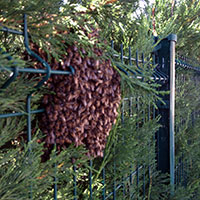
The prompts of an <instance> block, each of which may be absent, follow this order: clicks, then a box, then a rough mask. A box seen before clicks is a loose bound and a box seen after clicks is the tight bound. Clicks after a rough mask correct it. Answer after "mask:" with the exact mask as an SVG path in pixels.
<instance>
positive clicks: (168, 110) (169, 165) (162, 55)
mask: <svg viewBox="0 0 200 200" xmlns="http://www.w3.org/2000/svg"><path fill="white" fill-rule="evenodd" d="M176 41H177V36H176V35H175V34H170V35H169V36H168V37H167V38H165V39H163V40H162V41H161V42H160V43H159V44H158V45H157V47H156V51H155V55H156V63H157V64H158V66H157V68H158V69H159V71H161V72H162V73H165V74H166V75H167V76H168V80H167V81H165V82H163V83H162V85H161V87H160V90H161V91H170V94H167V95H164V97H163V100H164V102H165V105H164V104H161V103H158V111H157V114H159V115H160V116H161V119H160V124H161V125H162V127H161V128H160V129H159V131H158V132H157V133H156V139H157V163H158V170H160V171H161V172H162V173H170V184H171V186H172V193H173V190H174V189H173V188H174V167H175V142H174V117H175V44H176Z"/></svg>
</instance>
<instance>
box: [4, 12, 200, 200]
mask: <svg viewBox="0 0 200 200" xmlns="http://www.w3.org/2000/svg"><path fill="white" fill-rule="evenodd" d="M1 31H7V32H9V33H11V34H18V35H23V36H24V45H25V47H26V51H27V52H28V53H29V55H31V56H32V57H34V58H36V60H37V61H38V62H40V63H42V65H43V67H44V69H33V68H25V67H24V68H21V67H18V66H17V65H18V64H17V63H16V66H13V67H9V68H8V67H6V66H0V71H1V72H2V73H3V72H9V73H8V74H9V75H8V76H7V79H4V80H5V82H3V84H2V86H1V90H2V91H1V92H4V91H5V90H6V89H7V88H9V86H10V85H11V84H12V83H14V82H15V80H16V78H17V77H20V76H21V74H34V75H36V76H37V75H39V74H40V75H44V76H42V79H41V80H40V81H39V82H37V84H34V85H33V86H32V90H31V92H30V91H29V92H28V93H27V94H26V95H27V99H26V109H25V110H23V112H22V111H20V112H18V111H16V110H13V111H12V112H10V113H8V112H5V113H1V114H0V119H5V118H11V117H13V118H14V117H15V118H17V117H25V118H26V121H27V125H26V131H25V132H26V133H27V141H28V142H31V141H32V130H33V129H34V128H35V127H34V125H33V115H34V116H35V114H39V113H42V112H44V111H45V110H44V109H43V108H39V109H38V108H37V109H33V107H34V105H33V104H32V97H33V96H34V93H35V92H36V91H37V89H38V88H40V87H41V86H42V85H43V84H44V83H45V82H46V81H48V79H49V78H50V76H51V75H59V76H60V75H64V76H72V75H74V74H75V73H76V72H75V70H74V68H73V66H69V67H68V70H65V71H61V70H52V69H51V67H50V66H49V64H48V63H47V62H46V61H44V60H43V59H42V58H41V57H39V56H38V55H37V54H35V53H34V52H33V51H32V50H31V49H30V47H29V43H28V32H27V21H26V15H24V31H23V32H20V31H15V30H10V29H8V28H6V27H3V29H1ZM175 40H176V39H175V36H174V35H170V36H169V37H168V38H165V39H164V40H162V41H161V42H160V43H159V44H158V45H157V46H156V48H155V50H154V52H152V55H150V56H149V58H147V59H145V56H144V54H141V56H140V54H139V53H138V52H136V53H135V56H133V55H132V54H133V53H132V52H131V47H129V48H128V49H124V48H123V44H122V45H121V46H120V48H118V50H119V53H118V51H115V47H114V43H113V42H112V43H111V47H112V51H113V52H112V57H113V63H114V64H115V65H116V67H117V69H118V70H119V72H120V73H123V74H125V75H126V76H127V78H128V79H135V80H139V81H140V83H141V84H144V83H145V84H151V83H152V82H153V83H157V84H159V85H160V86H159V87H158V91H165V92H166V93H165V94H164V97H163V96H162V99H163V101H162V102H158V101H156V100H155V99H152V98H151V96H150V94H148V93H140V91H136V92H135V93H134V94H130V93H129V92H126V94H125V95H124V96H123V99H122V101H121V108H120V111H119V112H120V117H119V119H118V122H117V125H116V126H114V127H113V129H112V131H111V133H110V136H109V137H110V139H108V141H107V147H106V148H105V152H104V155H103V157H102V158H96V159H88V162H87V167H85V166H84V167H83V166H81V165H80V164H75V162H74V161H72V165H71V166H66V168H68V170H69V171H70V173H71V174H70V178H69V179H70V181H68V182H67V181H66V182H65V181H64V183H65V184H68V185H70V192H69V193H70V196H68V197H66V196H65V197H63V196H62V195H61V193H62V192H60V191H62V190H63V191H64V193H66V191H65V190H64V187H65V185H62V184H61V181H60V179H61V178H59V175H58V173H57V171H59V170H60V169H62V171H61V173H63V174H64V173H66V171H65V169H63V168H65V166H64V165H63V164H62V163H61V164H58V162H55V163H54V164H53V169H54V173H53V174H54V175H53V176H52V177H53V180H52V185H53V186H52V188H53V190H52V188H51V189H48V190H49V191H50V193H48V192H47V193H48V195H49V194H50V195H51V197H49V199H55V200H56V199H63V198H65V199H74V200H76V199H147V198H148V199H149V198H153V197H151V195H150V193H151V191H150V188H151V187H152V184H153V183H152V182H153V181H152V179H153V176H154V175H155V173H156V169H158V170H161V171H162V172H164V173H166V172H167V173H170V178H171V179H170V182H171V185H172V187H174V186H176V187H175V189H176V188H177V187H178V185H184V186H187V183H188V181H189V177H191V174H192V173H194V171H193V170H192V169H194V167H195V160H194V158H193V157H192V156H193V155H194V154H195V152H194V150H193V151H192V149H195V148H197V147H198V143H196V139H198V135H194V137H190V136H189V133H190V131H189V128H193V127H195V126H196V125H197V124H198V119H199V114H200V111H199V109H198V108H199V96H200V95H199V94H198V92H197V89H196V88H197V86H198V83H199V80H200V77H199V68H198V66H196V65H193V62H191V61H189V60H188V59H186V58H183V57H180V56H179V57H177V58H176V60H174V58H175V52H174V48H175V46H174V44H175ZM172 43H173V44H172ZM172 47H173V48H172ZM171 48H172V49H171ZM1 54H5V56H6V59H7V60H12V57H10V56H7V54H6V53H5V52H3V51H2V50H1ZM124 64H126V68H124V66H123V65H124ZM175 64H176V116H175V138H176V140H175V141H176V145H175V144H174V139H173V137H174V131H173V128H174V124H173V120H172V121H170V120H171V119H172V117H174V114H173V113H172V114H171V112H174V107H173V106H172V105H173V104H174V99H173V97H172V98H171V94H172V90H175V85H173V84H172V85H171V83H172V82H171V81H175V79H174V77H173V76H171V74H172V70H175V68H173V67H174V66H175ZM152 66H153V68H152ZM173 75H175V74H173ZM147 77H148V80H146V79H147ZM40 78H41V76H40ZM144 86H145V85H144ZM168 91H170V92H171V93H170V95H169V94H168V93H167V92H168ZM183 100H184V101H183ZM9 110H12V108H11V109H9ZM160 116H161V117H160ZM18 119H19V120H20V118H18ZM75 120H76V119H75ZM158 121H159V124H161V126H160V125H159V124H158V123H157V122H158ZM186 130H187V131H186ZM183 133H184V134H183ZM186 136H187V137H186ZM188 146H190V148H188ZM122 147H123V148H122ZM186 147H187V148H186ZM54 148H55V149H56V144H54ZM174 148H175V149H174ZM188 149H189V150H188ZM31 151H32V149H31V146H29V153H30V154H31ZM174 151H175V152H174ZM191 152H192V154H191ZM30 154H29V156H30ZM29 156H28V157H29ZM54 156H55V157H56V156H57V154H56V153H55V154H54ZM30 165H31V163H30ZM82 168H83V169H82ZM39 179H42V178H41V177H39ZM62 181H63V180H62ZM62 183H63V182H62ZM28 188H29V192H28V197H29V198H30V199H34V198H35V196H34V194H33V193H34V187H33V184H32V183H30V184H29V187H28ZM52 191H53V192H52Z"/></svg>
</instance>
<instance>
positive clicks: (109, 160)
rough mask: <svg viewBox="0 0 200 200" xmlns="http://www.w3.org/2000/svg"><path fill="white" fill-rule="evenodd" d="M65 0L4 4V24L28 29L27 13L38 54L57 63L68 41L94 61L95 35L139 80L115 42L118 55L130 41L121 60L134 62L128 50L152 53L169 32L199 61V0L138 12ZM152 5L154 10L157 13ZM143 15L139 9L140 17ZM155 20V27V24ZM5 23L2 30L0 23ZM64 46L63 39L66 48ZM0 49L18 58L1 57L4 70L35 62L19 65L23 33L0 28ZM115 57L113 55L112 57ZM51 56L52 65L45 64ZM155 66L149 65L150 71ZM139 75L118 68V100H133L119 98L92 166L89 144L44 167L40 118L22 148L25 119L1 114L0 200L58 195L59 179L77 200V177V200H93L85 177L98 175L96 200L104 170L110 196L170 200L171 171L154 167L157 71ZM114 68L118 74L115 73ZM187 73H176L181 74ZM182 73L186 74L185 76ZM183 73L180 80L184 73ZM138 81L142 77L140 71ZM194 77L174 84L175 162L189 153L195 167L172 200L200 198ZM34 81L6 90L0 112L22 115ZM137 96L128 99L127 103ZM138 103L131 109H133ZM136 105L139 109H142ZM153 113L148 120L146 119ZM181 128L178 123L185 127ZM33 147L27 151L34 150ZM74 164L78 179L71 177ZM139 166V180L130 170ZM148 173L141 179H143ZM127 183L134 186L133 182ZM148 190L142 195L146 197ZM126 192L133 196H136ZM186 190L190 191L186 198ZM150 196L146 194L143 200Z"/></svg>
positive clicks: (62, 190) (36, 101) (132, 4)
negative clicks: (119, 107)
mask: <svg viewBox="0 0 200 200" xmlns="http://www.w3.org/2000/svg"><path fill="white" fill-rule="evenodd" d="M81 2H82V3H81V4H80V1H78V0H77V1H67V3H65V4H63V3H62V1H60V0H44V1H40V0H37V1H35V0H26V1H3V0H0V23H1V24H2V25H3V26H6V27H9V28H12V29H17V30H22V29H23V20H22V15H23V14H24V13H26V14H28V29H29V36H30V39H31V40H32V41H34V42H35V43H37V44H38V45H39V46H40V47H41V48H42V49H44V50H45V51H46V52H48V53H49V54H51V55H53V56H54V57H55V58H57V59H61V57H62V55H63V54H65V53H66V52H65V48H66V46H67V45H69V44H76V45H77V46H79V47H80V46H84V48H85V49H86V51H88V52H89V55H92V54H93V52H92V48H91V47H92V46H93V45H94V44H95V42H96V41H95V39H93V40H90V39H89V38H88V34H90V33H92V32H93V31H94V29H97V30H98V34H99V37H98V41H99V43H98V45H99V46H100V47H101V48H103V49H104V50H105V55H104V58H105V57H106V58H112V59H113V67H115V68H116V65H120V66H121V67H122V68H124V69H131V70H133V71H134V72H135V73H136V74H137V72H136V69H137V67H136V66H135V63H134V62H133V65H129V64H130V63H128V62H126V61H125V63H123V64H122V63H121V62H120V60H119V59H116V58H113V57H112V53H113V50H111V48H110V44H109V43H110V41H111V40H113V41H114V44H115V50H116V52H115V51H114V53H116V54H118V52H119V50H120V43H121V42H122V43H123V45H124V54H125V55H126V56H128V50H129V49H128V46H129V45H130V46H132V47H133V48H132V52H133V53H132V54H135V52H136V50H139V52H144V55H145V57H146V56H149V54H150V53H151V52H152V49H153V47H154V46H153V45H152V44H153V35H155V32H157V34H158V35H159V39H162V38H164V37H166V36H167V35H168V34H169V33H176V34H177V35H178V39H179V40H178V43H177V49H178V51H179V52H180V53H182V54H185V55H188V56H190V55H193V56H194V57H195V58H196V59H199V46H200V43H199V41H200V40H199V35H200V34H199V31H200V28H199V13H200V4H199V3H198V1H194V0H193V1H192V0H184V1H181V2H178V3H175V4H174V5H173V4H171V2H169V1H167V0H163V1H159V0H157V1H156V4H153V5H151V4H149V3H148V1H145V2H146V3H147V6H146V7H145V8H144V9H140V8H139V1H138V0H135V1H129V0H126V1H122V0H118V1H113V2H112V3H108V1H106V0H105V1H100V0H96V1H94V0H89V1H86V0H84V1H81ZM153 8H155V13H154V14H153V13H152V9H153ZM138 9H140V10H141V11H140V12H138ZM154 20H155V30H154V27H153V21H154ZM0 27H1V25H0ZM63 41H65V43H63ZM0 47H1V48H3V49H4V50H5V51H6V52H9V54H10V55H12V56H13V61H8V60H7V59H6V56H7V55H2V54H0V66H3V67H13V66H14V67H15V66H16V63H17V65H18V66H19V67H24V66H26V67H27V66H31V65H32V64H31V63H29V62H25V61H23V60H22V59H21V54H22V53H23V52H24V51H25V48H24V44H23V37H21V36H16V35H11V34H7V33H3V32H0ZM111 52H112V53H111ZM49 60H50V59H49ZM152 67H153V66H152ZM142 68H143V69H144V73H143V75H140V76H143V79H142V80H138V79H136V78H132V79H130V78H128V77H127V76H126V75H124V74H123V73H122V72H121V71H119V73H120V74H121V77H122V95H123V97H124V98H126V97H127V98H129V100H127V101H126V100H125V101H122V107H123V109H122V110H121V111H119V113H120V114H119V116H120V115H121V116H123V120H122V119H121V118H120V117H119V119H118V121H117V123H116V124H115V126H113V129H112V131H111V133H110V135H109V138H108V141H107V146H106V149H105V154H104V158H103V159H102V158H97V159H95V160H93V165H92V168H91V167H90V166H89V164H88V163H89V158H88V157H86V156H85V152H86V150H85V149H84V147H80V148H74V147H73V146H70V147H69V148H68V149H66V150H65V151H63V152H62V153H61V154H59V155H56V152H55V151H53V152H52V154H51V157H50V159H49V160H48V161H47V162H41V155H42V154H43V144H40V143H38V139H39V138H41V137H42V132H41V131H40V130H39V128H38V127H37V115H32V120H33V121H34V126H35V127H34V132H35V135H34V136H33V141H32V142H30V143H29V144H26V128H27V127H26V115H25V116H23V117H13V118H5V119H1V120H0V130H1V131H0V199H1V200H8V199H12V200H14V199H16V200H20V199H28V198H29V196H32V197H33V199H45V200H49V199H53V182H54V177H55V176H56V177H57V183H58V199H66V200H68V199H73V189H74V188H73V186H74V185H73V184H74V182H73V177H74V175H76V179H77V196H78V199H88V196H89V178H88V174H89V171H90V170H92V181H93V183H92V187H93V196H94V199H101V196H102V190H103V184H102V182H103V178H102V173H103V171H104V170H105V186H106V194H107V195H108V194H109V193H110V192H112V190H113V184H116V186H117V185H118V184H121V183H122V184H123V185H124V188H125V194H124V195H123V189H122V188H123V187H121V188H120V189H119V190H118V191H117V196H118V198H119V199H133V198H134V199H144V198H145V199H148V200H150V199H152V200H156V199H169V188H168V186H167V184H166V182H167V180H168V179H166V176H165V175H161V174H160V173H159V172H157V171H156V160H155V151H154V149H155V140H154V134H155V132H156V131H157V130H158V128H159V124H158V118H155V119H154V118H153V114H152V113H153V109H154V107H153V106H154V105H155V103H156V100H157V99H158V98H159V97H158V96H157V95H158V92H157V91H156V88H157V87H158V85H157V84H155V83H154V82H153V81H152V80H150V78H149V77H150V76H151V73H152V72H151V71H150V69H149V71H147V70H145V69H147V65H146V64H145V65H142ZM116 70H117V68H116ZM181 73H182V72H180V74H181ZM184 73H185V71H184ZM180 74H179V75H178V76H177V80H179V79H180V78H181V77H183V76H181V75H180ZM138 75H139V74H138ZM192 76H193V75H191V74H190V73H189V72H188V74H186V75H184V77H185V78H186V81H185V83H184V84H182V82H181V81H177V91H178V92H177V98H176V108H177V110H176V127H179V128H177V132H176V149H177V150H176V156H177V161H176V162H177V163H178V161H179V160H180V158H181V157H182V155H183V154H184V156H185V157H186V158H187V160H184V161H185V162H187V163H188V165H189V166H190V170H188V172H187V173H188V174H187V178H188V187H187V188H185V187H182V186H181V184H180V186H179V187H177V190H176V193H175V196H174V199H181V200H182V199H191V198H193V199H195V198H196V196H199V189H198V188H199V159H198V158H199V149H198V147H199V139H198V137H199V136H198V134H199V124H198V120H197V118H198V117H197V116H196V122H195V124H193V125H192V126H191V114H192V112H193V111H194V110H197V108H198V105H199V104H198V100H199V99H198V98H197V97H199V93H198V92H197V90H196V85H195V84H194V81H193V80H192V79H191V78H190V77H192ZM9 77H10V71H9V70H7V71H6V72H5V73H2V72H1V74H0V86H2V85H3V83H5V81H6V80H7V79H8V78H9ZM36 82H37V77H33V78H32V79H31V80H30V77H27V76H26V75H24V76H19V77H18V78H17V79H16V81H14V82H13V83H12V84H11V85H10V86H9V87H8V88H6V89H3V90H1V91H0V113H1V114H2V113H10V112H15V111H16V112H19V111H20V112H26V109H25V106H26V97H27V95H28V94H29V93H30V91H32V88H33V87H34V85H35V84H36ZM44 89H45V88H43V89H42V90H40V91H35V93H34V96H33V98H32V105H31V108H32V109H37V108H38V107H39V106H40V98H41V96H42V94H43V90H44ZM130 97H133V98H132V100H130V99H131V98H130ZM130 101H131V102H132V106H131V111H130V109H129V103H130ZM138 106H139V107H140V108H141V109H138ZM149 109H150V111H151V112H150V113H151V114H150V116H148V113H149ZM180 124H181V126H179V125H180ZM30 149H31V150H30ZM73 166H76V173H74V171H73ZM138 166H142V169H141V170H140V171H139V180H140V181H139V183H138V184H137V180H136V179H137V177H136V176H133V177H132V179H133V180H132V182H131V181H130V177H129V175H130V172H133V171H135V170H136V169H137V167H138ZM144 174H145V181H144ZM130 182H131V183H130ZM144 188H145V194H143V192H144ZM130 194H134V195H133V196H130ZM188 194H190V195H188ZM143 195H144V196H143Z"/></svg>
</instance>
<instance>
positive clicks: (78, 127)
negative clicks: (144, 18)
mask: <svg viewBox="0 0 200 200" xmlns="http://www.w3.org/2000/svg"><path fill="white" fill-rule="evenodd" d="M32 47H33V49H34V51H36V52H37V53H38V54H39V55H40V56H41V57H42V58H43V59H45V60H47V59H46V58H45V53H42V52H41V50H39V49H38V48H36V45H33V46H32ZM66 51H67V55H64V56H63V59H62V62H57V61H56V60H55V59H52V62H51V63H50V66H51V69H53V70H69V66H70V65H71V66H72V67H73V68H74V69H75V74H74V75H51V77H50V78H49V79H48V81H47V86H48V88H49V89H50V91H53V92H54V94H45V95H44V97H43V107H44V108H45V112H44V113H43V114H42V116H41V120H40V128H41V130H42V131H43V133H44V134H45V135H46V138H45V146H46V147H47V148H51V147H52V145H53V144H55V143H56V146H57V149H58V150H59V151H61V150H62V149H64V148H66V147H67V146H69V144H72V143H73V144H75V146H79V145H85V146H86V148H87V149H88V156H92V157H98V156H100V157H102V156H103V151H104V148H105V145H106V139H107V137H108V135H109V132H110V130H111V128H112V125H113V124H114V123H115V121H116V118H117V114H118V112H117V109H118V107H119V104H120V100H121V95H120V76H119V74H118V73H117V71H115V69H114V68H113V67H112V66H111V61H110V60H103V61H102V60H101V61H100V59H94V58H91V57H88V56H87V53H86V52H85V51H84V49H80V50H78V48H77V47H76V46H69V47H68V48H67V50H66ZM80 51H81V53H82V55H83V56H81V55H80ZM93 51H94V53H95V55H96V56H97V58H100V57H101V56H102V54H103V52H102V50H100V49H98V48H96V47H94V49H93ZM35 67H36V68H44V67H42V65H41V64H38V63H37V65H35Z"/></svg>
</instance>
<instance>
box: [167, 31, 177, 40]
mask: <svg viewBox="0 0 200 200" xmlns="http://www.w3.org/2000/svg"><path fill="white" fill-rule="evenodd" d="M167 39H168V40H170V41H174V42H177V35H176V34H173V33H172V34H170V35H168V36H167Z"/></svg>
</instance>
